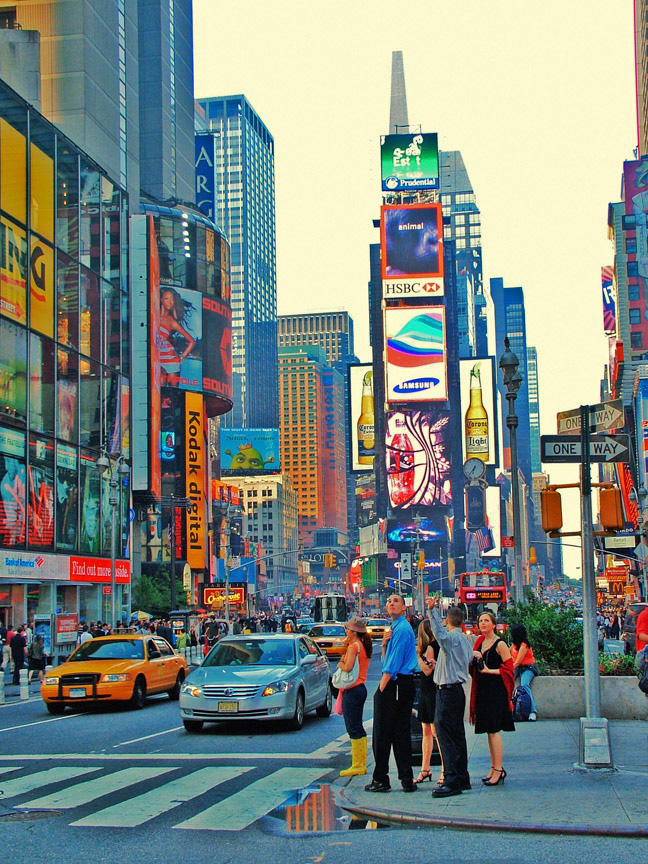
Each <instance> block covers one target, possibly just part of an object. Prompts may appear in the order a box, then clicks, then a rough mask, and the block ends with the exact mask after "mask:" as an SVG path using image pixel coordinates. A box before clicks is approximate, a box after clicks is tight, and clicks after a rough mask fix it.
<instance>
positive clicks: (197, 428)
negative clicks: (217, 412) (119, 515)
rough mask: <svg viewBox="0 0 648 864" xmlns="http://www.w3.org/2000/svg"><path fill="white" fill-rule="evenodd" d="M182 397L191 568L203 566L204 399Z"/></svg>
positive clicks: (194, 396) (189, 562)
mask: <svg viewBox="0 0 648 864" xmlns="http://www.w3.org/2000/svg"><path fill="white" fill-rule="evenodd" d="M185 398H186V401H185V477H186V489H187V491H186V495H187V498H189V499H190V500H191V506H190V507H188V508H187V563H188V564H189V566H190V567H191V568H192V569H196V570H202V569H203V568H204V566H205V536H206V533H207V532H206V530H205V528H206V526H205V470H206V465H205V433H204V429H203V400H202V396H201V395H200V394H198V393H187V394H186V397H185Z"/></svg>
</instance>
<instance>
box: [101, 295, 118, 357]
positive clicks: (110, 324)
mask: <svg viewBox="0 0 648 864" xmlns="http://www.w3.org/2000/svg"><path fill="white" fill-rule="evenodd" d="M101 292H102V307H103V318H104V340H105V345H104V357H105V363H106V366H111V367H112V368H113V369H119V363H120V356H119V355H120V349H121V335H120V323H121V308H120V303H121V292H120V290H119V288H118V287H115V286H113V285H111V284H110V282H103V281H102V283H101Z"/></svg>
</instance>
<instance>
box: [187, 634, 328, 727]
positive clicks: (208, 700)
mask: <svg viewBox="0 0 648 864" xmlns="http://www.w3.org/2000/svg"><path fill="white" fill-rule="evenodd" d="M332 707H333V698H332V693H331V673H330V669H329V664H328V660H327V659H326V657H325V656H324V654H323V653H322V652H321V651H320V649H319V648H318V647H317V645H316V644H315V643H314V642H313V640H312V639H309V638H308V637H307V636H303V635H301V634H298V633H276V634H252V635H247V636H243V635H241V636H226V637H223V638H222V639H220V640H219V641H218V643H217V644H216V645H215V646H214V647H213V648H212V650H211V651H210V652H209V654H208V655H207V656H206V657H205V659H204V660H203V662H202V664H201V665H200V666H199V667H198V669H196V670H194V671H193V672H191V674H190V675H189V676H188V677H187V680H186V681H185V682H184V684H183V686H182V689H181V692H180V716H181V718H182V722H183V724H184V727H185V729H186V730H187V731H188V732H199V731H200V730H201V729H202V727H203V725H204V723H205V722H214V721H222V720H228V721H232V720H287V721H288V722H289V725H290V727H291V728H292V729H301V727H302V725H303V722H304V716H305V715H306V714H307V713H308V712H309V711H316V712H317V715H318V717H328V716H329V715H330V713H331V709H332Z"/></svg>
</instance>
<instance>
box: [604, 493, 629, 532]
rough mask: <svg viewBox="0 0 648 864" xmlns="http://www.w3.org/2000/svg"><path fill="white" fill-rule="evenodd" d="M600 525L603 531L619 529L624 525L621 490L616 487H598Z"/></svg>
mask: <svg viewBox="0 0 648 864" xmlns="http://www.w3.org/2000/svg"><path fill="white" fill-rule="evenodd" d="M599 510H600V514H601V526H602V528H603V529H604V530H605V531H620V530H621V528H623V527H624V526H625V520H624V518H623V507H622V506H621V492H620V491H619V490H618V489H599Z"/></svg>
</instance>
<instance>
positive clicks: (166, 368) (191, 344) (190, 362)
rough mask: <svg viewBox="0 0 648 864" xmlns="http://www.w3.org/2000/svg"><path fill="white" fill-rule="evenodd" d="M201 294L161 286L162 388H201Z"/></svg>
mask: <svg viewBox="0 0 648 864" xmlns="http://www.w3.org/2000/svg"><path fill="white" fill-rule="evenodd" d="M201 306H202V295H201V294H200V293H199V292H198V291H189V290H188V289H186V288H180V287H178V286H177V285H176V286H171V285H163V286H161V287H160V317H159V321H158V330H157V333H158V350H159V358H160V359H159V362H160V381H161V384H162V386H163V387H178V388H180V389H181V390H195V391H201V390H202V310H201Z"/></svg>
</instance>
